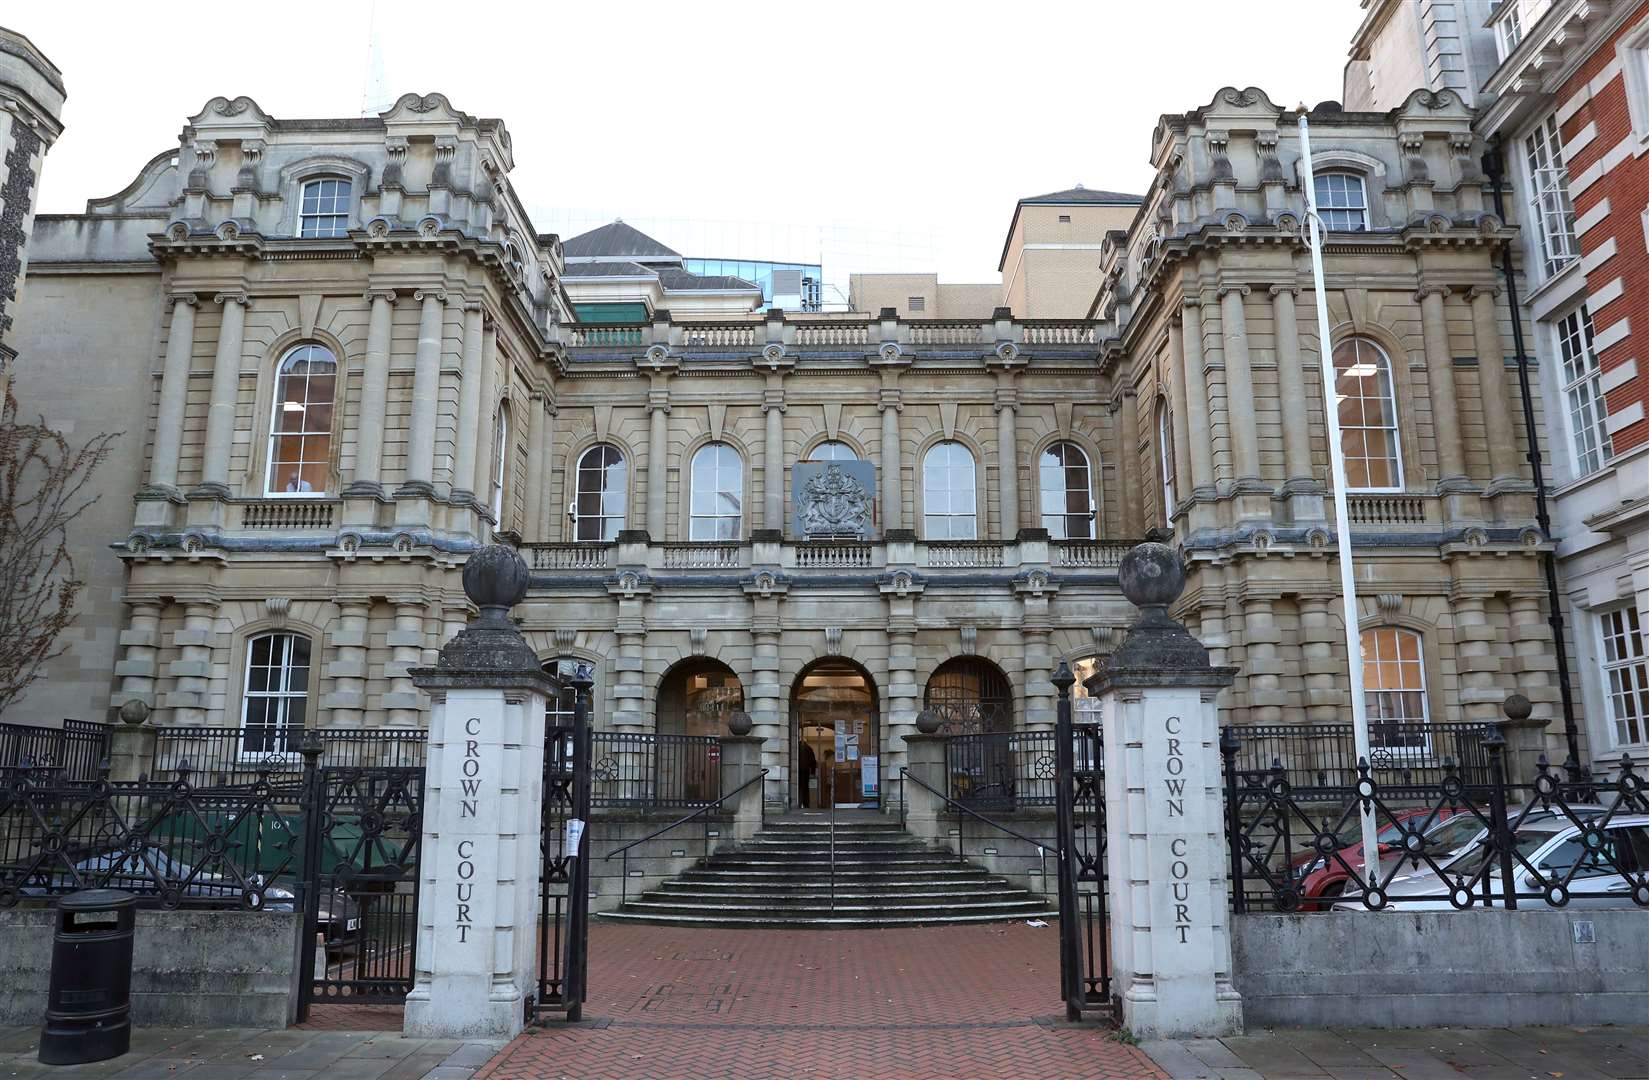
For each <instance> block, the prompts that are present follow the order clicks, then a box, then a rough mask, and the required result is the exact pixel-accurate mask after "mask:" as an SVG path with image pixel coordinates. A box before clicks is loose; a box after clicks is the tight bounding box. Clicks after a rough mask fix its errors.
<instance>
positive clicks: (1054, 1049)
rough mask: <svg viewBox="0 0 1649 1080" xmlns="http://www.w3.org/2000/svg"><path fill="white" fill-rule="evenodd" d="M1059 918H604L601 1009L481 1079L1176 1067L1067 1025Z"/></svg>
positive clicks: (596, 946)
mask: <svg viewBox="0 0 1649 1080" xmlns="http://www.w3.org/2000/svg"><path fill="white" fill-rule="evenodd" d="M1058 971H1059V943H1058V930H1057V929H1056V927H1055V926H1053V925H1049V926H1047V927H1045V928H1042V929H1036V928H1033V927H1028V926H1026V925H1024V924H1023V923H1012V924H1006V925H996V926H970V927H942V928H930V929H912V930H860V931H851V932H849V931H840V932H838V931H780V930H772V931H769V930H688V929H678V928H675V927H657V926H612V925H609V924H605V923H598V924H595V925H593V926H591V928H590V995H589V1002H588V1004H587V1005H586V1006H585V1016H586V1018H587V1019H586V1021H585V1023H583V1024H579V1025H575V1026H573V1025H567V1024H565V1023H563V1022H560V1021H556V1020H551V1021H549V1022H547V1023H546V1024H545V1026H544V1027H542V1028H540V1029H530V1030H529V1031H528V1032H527V1033H526V1034H524V1035H522V1036H521V1037H520V1038H519V1039H517V1040H516V1041H515V1042H513V1043H511V1044H510V1045H509V1046H508V1047H506V1048H505V1049H504V1051H503V1052H502V1053H500V1054H499V1055H498V1056H497V1057H495V1058H493V1060H492V1061H491V1062H489V1063H488V1064H487V1066H486V1067H485V1068H484V1069H482V1070H481V1072H480V1073H478V1074H477V1076H476V1078H475V1080H538V1078H543V1077H548V1078H561V1077H566V1078H572V1080H598V1078H609V1077H611V1078H622V1080H633V1078H642V1077H646V1078H649V1080H667V1078H670V1077H684V1078H685V1077H691V1078H694V1080H698V1078H722V1077H761V1078H764V1080H765V1078H769V1077H836V1076H841V1077H853V1078H855V1080H877V1078H881V1077H900V1078H911V1080H916V1078H923V1077H944V1078H946V1080H950V1078H971V1077H1011V1078H1021V1077H1025V1078H1033V1077H1034V1078H1042V1077H1047V1078H1061V1080H1063V1078H1076V1077H1093V1078H1112V1077H1161V1076H1163V1073H1161V1072H1160V1071H1159V1070H1157V1069H1156V1067H1155V1066H1153V1065H1152V1064H1151V1063H1150V1061H1149V1060H1147V1059H1146V1058H1145V1056H1144V1055H1143V1054H1141V1053H1140V1052H1139V1051H1138V1050H1136V1049H1134V1048H1133V1047H1131V1046H1128V1045H1126V1044H1124V1043H1120V1042H1117V1041H1115V1040H1114V1039H1113V1038H1110V1037H1109V1033H1108V1032H1106V1031H1104V1030H1100V1029H1096V1028H1094V1027H1080V1028H1070V1027H1062V1026H1057V1025H1055V1024H1053V1023H1052V1022H1051V1018H1052V1017H1053V1016H1055V1015H1056V1014H1060V1013H1061V1012H1062V1010H1061V1008H1060V1004H1059V1001H1058V998H1057V993H1058V991H1057V987H1056V982H1057V977H1058Z"/></svg>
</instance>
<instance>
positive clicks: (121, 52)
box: [0, 0, 1360, 281]
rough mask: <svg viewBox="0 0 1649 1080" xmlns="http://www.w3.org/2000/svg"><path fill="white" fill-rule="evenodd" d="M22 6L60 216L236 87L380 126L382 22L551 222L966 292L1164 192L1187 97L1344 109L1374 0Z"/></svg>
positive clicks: (539, 219)
mask: <svg viewBox="0 0 1649 1080" xmlns="http://www.w3.org/2000/svg"><path fill="white" fill-rule="evenodd" d="M7 8H8V10H7V11H6V12H5V14H4V15H3V16H0V18H3V19H4V21H5V23H6V24H7V25H8V26H10V27H12V28H13V29H16V30H18V31H21V32H22V33H24V34H26V35H28V36H29V37H30V38H32V39H33V40H34V42H35V44H37V45H38V46H39V47H40V48H41V49H42V50H43V51H44V52H45V53H46V55H47V56H49V57H50V58H51V59H52V60H53V61H54V62H55V63H56V64H57V65H58V67H60V68H61V69H62V70H63V73H64V79H65V81H66V82H67V84H68V89H69V101H68V106H67V107H66V109H65V110H64V121H65V122H66V124H67V131H66V133H65V134H64V136H63V138H62V139H61V140H60V141H59V142H58V143H57V145H56V146H55V147H54V148H53V150H52V152H51V156H50V157H49V159H48V160H47V163H46V170H45V178H44V183H43V185H42V191H41V194H40V209H41V210H42V211H44V212H48V213H51V212H59V213H61V212H77V211H79V210H81V209H82V208H83V207H84V204H85V200H86V199H87V198H93V197H98V196H104V195H109V194H112V193H113V192H116V191H118V190H120V189H121V188H122V187H124V186H125V185H126V184H127V182H128V181H130V180H131V178H132V177H133V176H134V175H135V174H136V172H137V170H138V168H139V167H140V166H142V164H143V163H144V162H145V161H147V160H148V159H149V158H150V157H151V156H153V155H154V154H156V153H159V152H160V151H161V150H163V149H168V148H172V147H175V146H176V145H177V135H178V132H179V130H180V129H181V128H182V126H183V124H184V121H185V120H186V118H187V117H189V116H191V115H193V114H194V113H196V112H198V111H199V109H200V107H201V106H202V105H203V104H205V102H206V101H207V100H208V99H210V98H211V97H213V96H214V95H217V94H222V95H224V96H226V97H231V98H232V97H234V96H236V95H237V94H248V95H250V96H251V97H253V98H255V99H256V100H257V102H258V104H259V105H261V106H262V107H263V108H264V110H265V111H266V112H268V113H269V114H271V115H272V116H275V117H300V116H303V117H318V116H328V117H330V116H358V115H361V112H362V108H363V102H364V99H365V98H366V96H367V91H368V85H369V70H370V65H369V55H370V52H371V50H370V49H369V43H370V42H371V41H372V39H373V36H374V35H373V33H372V27H373V26H374V25H375V26H376V31H377V32H376V37H377V41H378V43H379V46H380V49H379V51H380V55H381V56H382V58H383V64H382V70H383V75H384V80H385V85H386V86H387V89H388V91H389V95H390V97H391V98H392V99H393V97H394V96H396V95H398V94H400V93H404V92H407V91H418V92H427V91H431V90H439V91H441V92H442V93H445V94H446V95H447V96H448V97H449V98H450V99H451V100H452V103H453V104H454V105H455V106H456V107H458V108H460V109H463V110H464V111H466V112H470V113H474V114H478V115H482V116H497V117H502V118H503V120H504V121H505V123H506V125H507V126H508V127H509V130H510V133H511V136H512V138H513V140H514V145H515V155H516V157H515V162H516V164H515V171H514V173H513V179H514V182H515V185H516V187H517V189H518V190H519V192H520V193H521V196H522V198H523V200H524V201H525V202H526V204H527V206H528V208H529V210H530V212H531V213H532V214H533V217H534V225H535V226H537V227H538V229H539V230H540V231H545V232H548V231H560V232H562V233H563V235H571V234H572V233H573V232H576V231H580V230H581V229H582V228H584V227H587V226H588V224H590V223H594V222H600V221H605V220H609V219H610V218H612V217H615V216H621V217H623V218H625V220H627V221H630V222H632V223H633V224H636V225H637V226H638V227H641V228H644V229H648V230H649V231H652V232H654V233H655V235H657V236H658V238H659V239H660V240H662V241H664V242H665V243H667V244H670V245H671V246H673V247H675V248H677V249H678V250H681V251H682V252H683V253H684V254H688V255H704V256H722V257H742V258H763V257H768V258H778V259H798V260H801V259H807V260H811V259H814V258H818V257H819V255H820V253H821V250H822V251H823V252H824V253H825V255H826V258H827V266H826V274H827V277H828V278H830V279H833V280H834V279H836V278H837V277H838V275H845V273H846V272H847V271H849V270H861V269H864V270H890V269H910V270H921V269H929V270H931V269H937V270H938V271H939V273H940V275H941V277H942V278H943V279H944V280H948V281H994V280H996V278H997V275H996V264H997V259H998V257H999V255H1000V253H1001V247H1002V241H1003V237H1004V234H1005V231H1006V229H1007V225H1008V220H1009V218H1010V216H1011V214H1012V212H1013V204H1014V201H1015V200H1016V199H1018V198H1021V197H1024V196H1027V195H1035V194H1041V193H1043V192H1048V191H1057V190H1060V189H1063V188H1068V187H1071V186H1073V185H1075V184H1077V183H1081V184H1083V185H1085V186H1087V187H1090V188H1108V189H1111V190H1119V191H1131V192H1142V191H1143V190H1144V189H1145V186H1146V184H1147V183H1148V182H1149V180H1150V167H1149V165H1148V162H1147V155H1148V154H1149V151H1150V137H1151V131H1152V128H1153V127H1154V126H1155V124H1156V120H1157V117H1158V116H1159V115H1160V114H1162V113H1164V112H1184V111H1187V110H1190V109H1193V108H1196V107H1197V106H1199V105H1203V104H1206V103H1207V102H1208V101H1209V100H1210V99H1211V98H1212V97H1213V95H1214V93H1215V91H1217V90H1218V89H1219V88H1220V87H1221V86H1224V85H1227V84H1229V85H1233V86H1238V87H1245V86H1250V85H1253V86H1259V87H1262V88H1263V89H1265V90H1266V92H1267V93H1268V94H1270V96H1271V98H1272V100H1274V101H1276V102H1277V103H1278V104H1285V105H1293V104H1297V103H1299V102H1301V101H1307V102H1313V103H1314V102H1317V101H1320V100H1323V99H1327V98H1338V97H1339V96H1340V77H1341V69H1342V67H1343V65H1344V63H1345V56H1346V48H1347V43H1348V42H1349V40H1350V37H1351V33H1352V31H1353V30H1354V29H1355V28H1356V26H1357V23H1358V20H1359V16H1360V11H1359V8H1358V4H1357V0H1249V2H1240V0H1155V2H1139V0H1084V2H1072V3H1063V4H1060V3H1042V2H1036V0H1014V2H1011V3H1002V2H998V3H969V2H966V0H964V2H962V3H955V2H952V3H912V2H901V0H882V2H880V3H864V4H860V3H855V2H847V0H832V2H829V3H824V2H818V0H814V2H808V0H802V2H792V3H779V4H760V5H758V4H731V3H721V4H706V3H691V4H689V3H673V4H652V3H647V2H639V0H632V2H628V3H577V4H567V3H555V2H548V3H532V4H521V5H519V9H518V5H516V4H513V3H497V2H495V3H470V4H457V5H455V4H452V3H450V2H443V3H422V2H414V0H397V2H389V0H379V2H378V3H377V5H376V9H375V10H374V5H373V3H372V2H371V0H337V2H334V3H331V4H327V5H324V6H323V5H310V4H297V5H289V6H281V5H275V6H270V5H225V6H220V7H216V8H213V9H212V10H211V13H210V15H209V16H208V15H207V14H206V12H205V9H204V8H202V9H200V10H199V11H198V12H197V11H195V10H194V8H193V6H192V5H185V6H183V7H177V8H172V9H165V8H161V7H158V6H156V5H147V4H133V3H130V2H129V0H126V2H120V3H108V4H103V3H85V2H67V3H55V4H47V3H40V2H37V3H31V4H24V3H18V4H15V5H7ZM168 10H169V11H171V12H172V14H168V15H165V16H163V15H162V14H161V13H162V12H163V11H168ZM707 248H714V249H715V250H707ZM848 262H851V263H854V264H856V265H841V264H843V263H848ZM831 263H834V264H837V265H830V264H831Z"/></svg>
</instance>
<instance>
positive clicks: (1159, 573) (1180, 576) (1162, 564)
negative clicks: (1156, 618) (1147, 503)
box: [1117, 541, 1185, 610]
mask: <svg viewBox="0 0 1649 1080" xmlns="http://www.w3.org/2000/svg"><path fill="white" fill-rule="evenodd" d="M1117 578H1118V579H1119V580H1120V582H1121V584H1122V595H1124V596H1126V597H1127V598H1128V601H1129V603H1131V604H1133V605H1134V606H1135V607H1138V608H1147V609H1149V608H1156V609H1160V610H1166V609H1167V607H1168V605H1169V604H1172V603H1173V602H1174V601H1175V600H1177V599H1178V598H1179V594H1180V593H1181V592H1184V591H1185V566H1184V564H1183V563H1181V562H1180V557H1179V553H1178V552H1176V551H1175V550H1174V549H1173V548H1171V547H1169V546H1168V545H1167V544H1163V543H1157V542H1155V541H1147V542H1145V543H1143V544H1135V545H1134V546H1133V547H1131V548H1129V549H1128V553H1127V554H1126V555H1124V556H1123V557H1122V565H1121V566H1120V567H1119V568H1118V569H1117Z"/></svg>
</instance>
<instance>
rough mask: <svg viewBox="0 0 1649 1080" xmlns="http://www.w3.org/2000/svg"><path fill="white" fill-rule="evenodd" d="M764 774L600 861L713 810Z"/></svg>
mask: <svg viewBox="0 0 1649 1080" xmlns="http://www.w3.org/2000/svg"><path fill="white" fill-rule="evenodd" d="M766 775H767V770H766V769H763V770H762V771H761V772H759V773H757V774H756V775H755V776H752V777H751V778H750V779H748V780H746V781H745V782H744V783H742V784H740V785H739V786H738V787H736V788H734V789H733V790H732V791H729V792H728V793H727V794H726V795H723V796H722V797H721V798H719V799H717V800H716V801H715V802H713V803H705V804H704V805H703V806H701V807H699V808H698V809H697V810H694V811H693V812H692V813H691V814H688V815H687V816H686V817H683V818H678V819H676V820H675V821H672V822H671V823H670V824H668V825H666V826H664V828H662V829H660V830H659V831H658V832H655V833H649V834H648V835H646V836H643V837H642V838H641V839H640V840H631V841H630V842H629V843H628V844H625V845H624V846H623V847H620V848H614V849H613V850H611V851H609V852H608V853H607V854H606V855H604V856H602V862H606V861H607V860H608V859H611V858H612V857H613V856H614V855H619V854H622V853H624V852H626V851H629V850H630V849H631V848H633V847H635V846H636V845H637V844H645V843H646V842H647V841H649V840H657V839H658V838H659V837H661V836H663V835H664V834H665V833H667V832H669V831H670V830H671V829H673V828H675V827H676V826H677V825H685V824H686V823H687V822H689V821H692V820H693V819H694V818H696V817H698V816H699V815H700V814H703V813H705V812H707V811H710V810H714V809H715V808H716V807H718V806H720V805H721V804H722V803H724V802H726V801H727V800H728V799H731V798H732V797H733V796H735V795H737V794H738V793H739V792H741V791H743V790H744V789H745V788H747V787H749V786H750V785H751V784H754V783H755V782H756V781H757V780H760V779H761V778H762V777H764V776H766ZM766 806H767V804H766V801H765V800H763V803H762V807H763V809H762V816H763V818H764V819H765V818H766V816H767V810H766ZM764 823H765V821H764Z"/></svg>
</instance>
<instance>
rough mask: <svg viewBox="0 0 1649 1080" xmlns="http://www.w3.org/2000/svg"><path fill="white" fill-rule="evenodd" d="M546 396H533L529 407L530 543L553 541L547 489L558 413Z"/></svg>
mask: <svg viewBox="0 0 1649 1080" xmlns="http://www.w3.org/2000/svg"><path fill="white" fill-rule="evenodd" d="M551 409H552V406H551V405H550V403H549V402H548V401H547V400H546V399H545V397H544V395H543V394H534V395H532V397H531V399H529V401H528V405H527V414H528V415H527V429H528V430H527V439H528V442H527V446H528V448H529V450H528V454H527V523H526V525H525V526H523V531H524V532H526V533H527V537H526V539H527V540H528V541H538V542H544V541H547V540H549V538H550V523H549V519H548V515H547V513H546V511H547V510H548V509H549V506H550V500H549V498H548V494H549V493H548V492H546V491H545V490H544V487H545V485H546V484H547V483H548V482H549V480H548V477H549V470H550V467H551V466H550V454H551V452H552V449H551V448H552V447H553V446H554V445H555V414H554V413H553V412H552V411H551Z"/></svg>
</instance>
